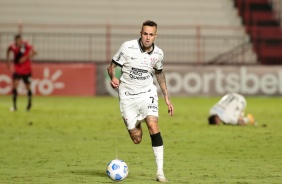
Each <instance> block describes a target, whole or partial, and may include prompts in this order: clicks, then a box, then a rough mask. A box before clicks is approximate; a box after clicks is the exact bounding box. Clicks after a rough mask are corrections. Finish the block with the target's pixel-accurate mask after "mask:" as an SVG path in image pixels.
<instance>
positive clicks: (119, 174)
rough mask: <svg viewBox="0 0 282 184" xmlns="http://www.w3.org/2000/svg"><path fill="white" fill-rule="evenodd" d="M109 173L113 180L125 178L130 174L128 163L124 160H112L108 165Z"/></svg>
mask: <svg viewBox="0 0 282 184" xmlns="http://www.w3.org/2000/svg"><path fill="white" fill-rule="evenodd" d="M106 172H107V175H108V176H109V178H110V179H111V180H113V181H121V180H124V179H125V178H126V177H127V175H128V167H127V164H126V163H125V162H124V161H122V160H118V159H115V160H112V161H110V163H109V164H108V166H107V170H106Z"/></svg>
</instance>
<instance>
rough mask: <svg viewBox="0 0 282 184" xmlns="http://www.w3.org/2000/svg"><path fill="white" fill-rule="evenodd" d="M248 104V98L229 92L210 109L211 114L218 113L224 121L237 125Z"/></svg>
mask: <svg viewBox="0 0 282 184" xmlns="http://www.w3.org/2000/svg"><path fill="white" fill-rule="evenodd" d="M246 105H247V103H246V99H245V98H244V97H243V96H242V95H239V94H237V93H228V94H227V95H225V96H223V97H222V98H221V99H220V101H219V102H217V103H216V104H215V105H214V106H213V107H212V108H211V109H210V115H218V116H219V118H220V119H221V121H223V122H224V123H226V124H234V125H235V124H237V123H238V118H239V117H240V116H242V115H243V114H244V110H245V108H246Z"/></svg>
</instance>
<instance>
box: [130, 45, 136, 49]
mask: <svg viewBox="0 0 282 184" xmlns="http://www.w3.org/2000/svg"><path fill="white" fill-rule="evenodd" d="M128 49H138V48H137V47H134V45H131V46H129V47H128Z"/></svg>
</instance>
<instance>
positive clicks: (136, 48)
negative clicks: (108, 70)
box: [113, 39, 164, 98]
mask: <svg viewBox="0 0 282 184" xmlns="http://www.w3.org/2000/svg"><path fill="white" fill-rule="evenodd" d="M163 58H164V54H163V51H162V50H161V49H160V48H158V47H157V46H156V45H153V50H152V51H151V52H149V53H147V52H144V51H143V50H142V47H141V45H140V39H139V40H131V41H127V42H124V43H123V44H122V46H121V47H120V48H119V51H118V52H117V53H116V54H115V55H114V57H113V61H114V62H115V63H116V64H117V65H119V66H121V67H122V75H121V78H120V85H119V96H120V97H124V98H127V97H128V98H132V97H137V96H138V95H140V94H145V93H147V92H148V91H149V90H156V86H155V85H154V84H153V72H154V69H156V70H162V68H163Z"/></svg>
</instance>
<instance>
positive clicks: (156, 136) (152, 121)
mask: <svg viewBox="0 0 282 184" xmlns="http://www.w3.org/2000/svg"><path fill="white" fill-rule="evenodd" d="M145 121H146V124H147V126H148V130H149V133H150V137H151V142H152V148H153V152H154V155H155V160H156V164H157V181H159V182H168V180H167V179H166V178H165V176H164V172H163V165H164V146H163V139H162V136H161V132H160V130H159V126H158V117H157V116H152V115H149V116H147V117H146V119H145Z"/></svg>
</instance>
